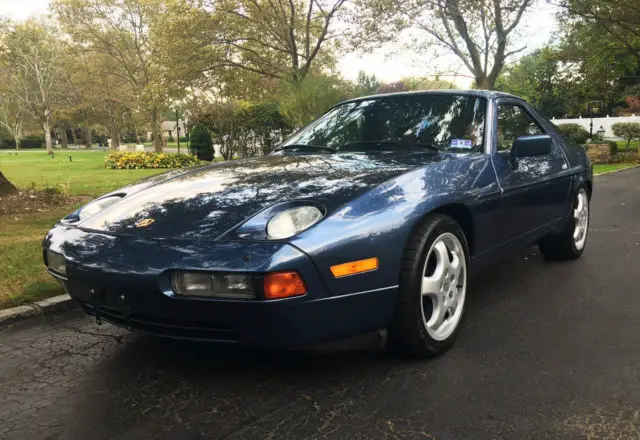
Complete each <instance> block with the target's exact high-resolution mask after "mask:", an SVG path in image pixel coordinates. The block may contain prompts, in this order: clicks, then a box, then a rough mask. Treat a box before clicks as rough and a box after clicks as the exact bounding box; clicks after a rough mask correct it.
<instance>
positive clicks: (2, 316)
mask: <svg viewBox="0 0 640 440" xmlns="http://www.w3.org/2000/svg"><path fill="white" fill-rule="evenodd" d="M73 304H74V302H73V300H72V299H71V297H70V296H69V295H66V294H65V295H58V296H54V297H51V298H47V299H43V300H41V301H38V302H35V303H33V304H28V305H24V306H18V307H12V308H10V309H5V310H0V327H3V326H6V325H8V324H13V323H15V322H17V321H21V320H23V319H27V318H32V317H35V316H44V315H47V314H50V313H53V312H60V311H63V310H67V309H70V308H71V307H73Z"/></svg>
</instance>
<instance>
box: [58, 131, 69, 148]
mask: <svg viewBox="0 0 640 440" xmlns="http://www.w3.org/2000/svg"><path fill="white" fill-rule="evenodd" d="M59 133H60V140H61V144H62V148H69V138H67V129H66V127H62V128H61V129H60V130H59Z"/></svg>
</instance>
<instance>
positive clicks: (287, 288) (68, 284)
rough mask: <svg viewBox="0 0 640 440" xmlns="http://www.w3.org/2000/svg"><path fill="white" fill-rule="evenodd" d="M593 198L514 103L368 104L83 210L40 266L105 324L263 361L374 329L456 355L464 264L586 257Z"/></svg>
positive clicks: (490, 95) (567, 153)
mask: <svg viewBox="0 0 640 440" xmlns="http://www.w3.org/2000/svg"><path fill="white" fill-rule="evenodd" d="M592 191H593V170H592V166H591V163H590V161H589V159H588V158H587V156H586V155H585V152H584V151H583V149H581V148H580V147H578V146H576V145H572V144H570V143H569V142H567V141H566V140H565V139H563V137H562V136H561V135H560V133H559V132H558V131H557V130H556V128H555V127H554V126H553V125H552V124H551V123H550V122H549V121H547V120H546V119H544V118H543V117H542V116H540V115H539V114H538V113H537V112H536V111H535V110H534V109H533V108H531V107H530V106H529V105H528V104H527V103H526V102H524V101H523V100H522V99H519V98H517V97H514V96H511V95H507V94H503V93H496V92H486V91H434V92H419V93H400V94H389V95H378V96H370V97H364V98H358V99H353V100H350V101H346V102H343V103H340V104H338V105H336V106H335V107H333V108H332V109H330V110H329V111H328V112H327V113H326V114H324V115H323V116H322V117H320V118H319V119H317V120H316V121H314V122H312V123H311V124H309V125H308V126H306V127H304V128H302V129H301V130H299V131H298V132H296V133H295V134H294V135H293V136H291V137H290V138H289V139H288V140H287V141H286V142H284V143H283V144H282V145H280V146H279V147H278V148H277V149H276V150H275V151H274V152H273V153H271V154H269V155H266V156H263V157H257V158H253V159H246V160H234V161H229V162H224V163H215V164H211V165H206V166H201V167H196V168H189V169H182V170H178V171H171V172H169V173H165V174H162V175H158V176H154V177H152V178H149V179H146V180H143V181H141V182H138V183H135V184H133V185H130V186H127V187H124V188H122V189H120V190H118V191H114V192H112V193H110V194H107V195H105V196H104V197H101V198H99V199H97V200H95V201H92V202H91V203H89V204H87V205H85V206H84V207H82V208H80V209H78V210H77V211H75V212H74V213H72V214H70V215H69V216H67V217H65V218H64V219H62V220H61V221H60V222H59V223H58V224H57V225H55V227H54V228H53V229H51V231H50V232H49V233H48V234H47V236H46V238H45V240H44V243H43V253H44V261H45V264H46V265H47V267H48V270H49V272H50V273H51V275H53V276H54V277H55V278H56V279H58V280H59V281H60V282H61V283H62V284H63V286H64V287H65V289H66V290H67V291H68V292H69V294H70V295H71V296H72V297H73V298H74V299H75V300H76V301H77V302H78V304H79V305H80V307H82V308H83V309H84V310H85V311H86V312H87V313H89V314H91V315H94V316H95V317H96V318H97V320H98V322H100V321H101V320H105V321H109V322H111V323H114V324H116V325H119V326H123V327H126V328H129V329H132V330H136V331H140V332H148V333H152V334H156V335H162V336H168V337H176V338H186V339H200V340H212V341H219V342H228V343H238V344H242V345H246V346H254V347H255V346H257V347H266V348H278V347H291V346H300V345H307V344H311V343H315V342H321V341H327V340H333V339H339V338H342V337H347V336H351V335H356V334H361V333H366V332H370V331H375V330H378V329H383V328H384V329H387V331H388V344H389V347H390V348H392V349H394V350H397V351H398V352H401V353H405V354H409V355H413V356H418V357H422V356H429V355H435V354H438V353H441V352H443V351H445V350H447V349H448V348H449V347H451V345H452V344H453V342H454V340H455V338H456V335H457V334H458V332H459V330H460V327H461V323H462V317H463V314H464V308H465V300H466V298H467V294H468V282H469V281H468V279H469V273H470V271H471V270H472V269H473V270H475V269H478V268H481V267H483V266H485V265H486V263H488V262H490V261H491V260H494V259H495V258H496V257H498V256H500V255H503V254H505V253H507V252H512V251H514V250H517V249H521V248H526V247H528V246H531V245H534V244H537V245H538V246H539V247H540V250H541V252H542V254H543V255H544V256H545V257H546V258H549V259H576V258H578V257H580V255H581V254H582V252H583V250H584V248H585V243H586V239H587V229H588V226H589V199H590V197H591V193H592Z"/></svg>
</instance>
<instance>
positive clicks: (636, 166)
mask: <svg viewBox="0 0 640 440" xmlns="http://www.w3.org/2000/svg"><path fill="white" fill-rule="evenodd" d="M638 167H640V165H634V166H632V167H627V168H622V169H620V170H611V171H605V172H603V173H598V174H594V176H593V177H600V176H604V175H605V174H611V173H619V172H621V171H627V170H632V169H634V168H638Z"/></svg>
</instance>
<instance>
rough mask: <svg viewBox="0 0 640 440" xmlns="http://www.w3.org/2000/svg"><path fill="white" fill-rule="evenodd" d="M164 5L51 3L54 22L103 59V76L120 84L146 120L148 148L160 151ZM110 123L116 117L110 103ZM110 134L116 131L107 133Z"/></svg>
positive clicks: (150, 0) (98, 0) (146, 0)
mask: <svg viewBox="0 0 640 440" xmlns="http://www.w3.org/2000/svg"><path fill="white" fill-rule="evenodd" d="M166 4H167V1H165V0H55V1H54V2H53V4H52V10H53V11H54V13H55V15H56V17H57V19H58V21H59V22H60V23H61V24H62V26H63V28H64V30H65V31H66V32H67V33H68V34H69V35H70V36H71V37H72V38H73V40H74V41H75V42H77V43H78V44H80V45H82V46H83V47H86V48H87V50H89V51H92V52H97V53H99V54H102V55H104V56H106V57H107V60H108V66H107V67H108V71H109V72H110V73H111V74H112V75H114V76H115V77H117V78H119V79H120V80H122V81H124V82H126V83H127V84H128V86H129V87H130V90H131V93H132V94H133V95H134V96H135V100H136V101H137V102H138V103H139V104H140V105H141V106H142V107H143V108H144V110H145V111H146V112H148V115H149V122H150V125H151V131H152V137H153V143H154V146H155V150H156V151H162V136H161V132H160V122H161V121H160V113H161V110H162V108H163V106H164V105H165V103H166V102H167V100H168V97H169V95H170V94H171V92H172V90H171V82H168V81H165V76H166V68H165V65H164V64H163V63H162V60H163V57H162V51H163V47H162V45H161V44H160V41H161V39H160V38H159V37H157V33H159V32H161V28H162V25H163V23H164V20H165V18H164V17H163V14H164V13H165V12H167V5H166ZM109 105H111V108H110V109H109V111H110V112H111V115H112V116H111V117H112V118H113V121H112V123H115V122H116V120H117V118H118V114H120V113H121V112H122V109H119V108H118V106H117V105H116V102H113V101H112V102H111V103H110V104H109ZM112 130H117V129H116V127H112Z"/></svg>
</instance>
